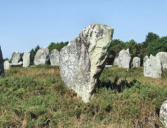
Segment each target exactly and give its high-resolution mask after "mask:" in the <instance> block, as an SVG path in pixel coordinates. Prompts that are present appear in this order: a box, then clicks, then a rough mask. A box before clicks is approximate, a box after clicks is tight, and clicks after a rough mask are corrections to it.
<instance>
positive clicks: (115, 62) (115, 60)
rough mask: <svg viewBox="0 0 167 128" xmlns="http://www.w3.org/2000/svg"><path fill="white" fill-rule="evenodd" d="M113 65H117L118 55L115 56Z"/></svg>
mask: <svg viewBox="0 0 167 128" xmlns="http://www.w3.org/2000/svg"><path fill="white" fill-rule="evenodd" d="M113 65H115V66H118V57H115V59H114V63H113Z"/></svg>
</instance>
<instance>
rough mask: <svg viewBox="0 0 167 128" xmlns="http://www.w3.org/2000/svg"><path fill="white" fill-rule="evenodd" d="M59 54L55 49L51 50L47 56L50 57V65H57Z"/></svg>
mask: <svg viewBox="0 0 167 128" xmlns="http://www.w3.org/2000/svg"><path fill="white" fill-rule="evenodd" d="M59 56H60V53H59V51H58V50H57V49H54V50H52V51H51V53H50V55H49V58H50V64H51V65H52V66H59Z"/></svg>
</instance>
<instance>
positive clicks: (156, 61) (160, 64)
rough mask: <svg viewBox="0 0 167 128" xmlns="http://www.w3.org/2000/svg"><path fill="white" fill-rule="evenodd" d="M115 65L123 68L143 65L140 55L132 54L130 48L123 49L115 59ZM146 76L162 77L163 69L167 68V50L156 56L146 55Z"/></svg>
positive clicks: (144, 60)
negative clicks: (134, 55) (133, 55)
mask: <svg viewBox="0 0 167 128" xmlns="http://www.w3.org/2000/svg"><path fill="white" fill-rule="evenodd" d="M113 64H114V65H116V66H118V67H121V68H126V69H129V68H131V67H132V68H138V67H140V66H141V59H140V58H139V57H134V58H133V59H132V57H131V56H130V53H129V49H127V50H124V49H123V50H121V51H120V52H119V55H118V57H116V58H115V59H114V63H113ZM143 66H144V76H145V77H151V78H160V77H161V75H162V72H163V70H166V69H167V52H159V53H157V54H156V56H153V55H150V56H145V57H144V59H143Z"/></svg>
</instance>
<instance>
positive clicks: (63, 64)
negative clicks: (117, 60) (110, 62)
mask: <svg viewBox="0 0 167 128" xmlns="http://www.w3.org/2000/svg"><path fill="white" fill-rule="evenodd" d="M112 36H113V29H112V28H111V27H109V26H107V25H102V24H94V25H89V26H88V27H86V28H85V29H84V30H83V31H82V32H81V33H80V35H79V37H77V38H76V39H75V40H73V41H71V42H70V43H69V44H68V45H67V46H65V47H64V48H63V49H62V50H61V51H60V73H61V77H62V80H63V81H64V83H65V84H66V85H67V86H68V87H69V88H71V89H73V90H74V91H75V92H76V93H77V94H78V95H79V96H81V97H82V100H83V101H84V102H88V101H89V100H90V98H91V96H92V95H93V92H94V90H95V87H96V85H97V84H98V82H99V77H100V74H101V72H102V70H103V69H104V67H105V60H106V58H107V55H108V49H109V46H110V42H111V40H112Z"/></svg>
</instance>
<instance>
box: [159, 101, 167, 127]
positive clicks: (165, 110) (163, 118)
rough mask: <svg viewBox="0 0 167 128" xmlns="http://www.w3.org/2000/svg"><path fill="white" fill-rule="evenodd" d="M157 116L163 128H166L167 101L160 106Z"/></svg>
mask: <svg viewBox="0 0 167 128" xmlns="http://www.w3.org/2000/svg"><path fill="white" fill-rule="evenodd" d="M159 116H160V121H161V122H162V124H163V125H164V126H165V128H167V100H166V101H165V102H164V103H163V104H162V106H161V108H160V113H159Z"/></svg>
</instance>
